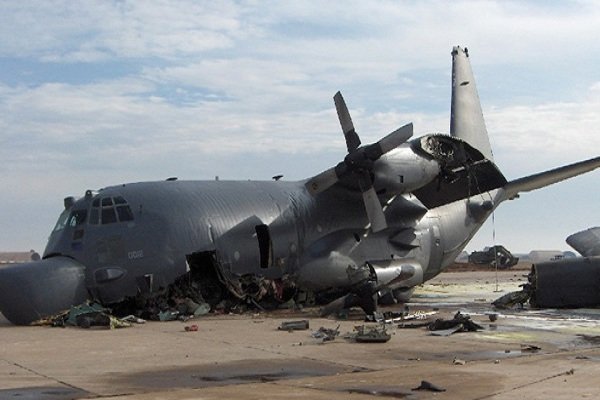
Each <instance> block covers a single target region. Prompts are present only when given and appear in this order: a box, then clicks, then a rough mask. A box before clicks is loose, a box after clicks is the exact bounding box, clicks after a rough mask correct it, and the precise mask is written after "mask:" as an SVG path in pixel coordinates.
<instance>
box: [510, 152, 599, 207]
mask: <svg viewBox="0 0 600 400" xmlns="http://www.w3.org/2000/svg"><path fill="white" fill-rule="evenodd" d="M598 167H600V157H596V158H592V159H589V160H586V161H580V162H577V163H574V164H571V165H566V166H564V167H559V168H555V169H552V170H549V171H545V172H541V173H539V174H535V175H530V176H526V177H524V178H520V179H516V180H514V181H511V182H508V183H507V184H506V185H505V186H504V196H505V198H506V199H512V198H514V197H515V196H516V195H517V194H519V193H520V192H530V191H532V190H536V189H540V188H543V187H545V186H548V185H552V184H553V183H557V182H560V181H563V180H565V179H569V178H572V177H574V176H577V175H581V174H583V173H586V172H589V171H592V170H594V169H596V168H598Z"/></svg>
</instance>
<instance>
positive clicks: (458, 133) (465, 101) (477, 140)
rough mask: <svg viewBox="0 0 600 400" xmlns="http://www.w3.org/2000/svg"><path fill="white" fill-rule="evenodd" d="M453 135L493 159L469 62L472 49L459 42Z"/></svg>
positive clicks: (454, 74) (454, 55) (454, 57)
mask: <svg viewBox="0 0 600 400" xmlns="http://www.w3.org/2000/svg"><path fill="white" fill-rule="evenodd" d="M450 135H452V136H455V137H457V138H460V139H463V140H464V141H466V142H467V143H469V144H470V145H471V146H472V147H474V148H476V149H477V150H479V151H480V152H481V154H483V155H484V156H485V158H487V159H488V160H490V161H494V157H493V154H492V147H491V146H490V139H489V138H488V133H487V129H486V127H485V121H484V120H483V113H482V111H481V104H480V102H479V95H478V94H477V86H476V85H475V77H474V76H473V71H472V70H471V64H470V63H469V51H468V50H467V48H464V49H462V48H461V47H460V46H455V47H454V48H453V49H452V104H451V109H450Z"/></svg>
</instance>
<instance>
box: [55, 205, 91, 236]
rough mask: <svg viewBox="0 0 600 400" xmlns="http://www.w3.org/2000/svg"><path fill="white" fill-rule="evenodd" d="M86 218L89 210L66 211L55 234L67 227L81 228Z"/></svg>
mask: <svg viewBox="0 0 600 400" xmlns="http://www.w3.org/2000/svg"><path fill="white" fill-rule="evenodd" d="M86 218H87V210H73V211H70V210H64V211H63V212H62V214H60V217H58V221H57V222H56V226H54V232H57V231H61V230H63V229H64V228H65V227H67V226H68V227H71V228H74V227H76V226H79V225H81V224H83V223H84V222H85V220H86Z"/></svg>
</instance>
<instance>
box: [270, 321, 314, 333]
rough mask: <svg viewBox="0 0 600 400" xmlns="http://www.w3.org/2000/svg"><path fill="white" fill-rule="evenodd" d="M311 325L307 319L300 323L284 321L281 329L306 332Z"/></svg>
mask: <svg viewBox="0 0 600 400" xmlns="http://www.w3.org/2000/svg"><path fill="white" fill-rule="evenodd" d="M309 326H310V324H309V322H308V320H307V319H303V320H300V321H284V322H282V323H281V325H280V326H279V328H277V329H278V330H280V331H288V332H290V331H305V330H307V329H308V328H309Z"/></svg>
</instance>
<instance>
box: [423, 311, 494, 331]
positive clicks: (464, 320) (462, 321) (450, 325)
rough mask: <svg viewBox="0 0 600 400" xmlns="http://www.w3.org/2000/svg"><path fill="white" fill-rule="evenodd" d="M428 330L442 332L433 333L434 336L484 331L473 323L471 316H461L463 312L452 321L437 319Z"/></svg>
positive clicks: (457, 314) (458, 313)
mask: <svg viewBox="0 0 600 400" xmlns="http://www.w3.org/2000/svg"><path fill="white" fill-rule="evenodd" d="M427 328H428V329H429V330H430V331H440V332H432V333H431V334H432V335H437V336H449V335H451V334H453V333H456V332H475V331H478V330H482V329H483V326H481V325H479V324H477V323H475V322H473V321H472V320H471V317H470V316H469V315H465V314H461V312H460V311H458V312H457V313H456V314H455V315H454V317H453V318H452V319H447V320H444V319H436V320H435V321H433V322H432V323H431V324H429V325H428V326H427Z"/></svg>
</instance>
